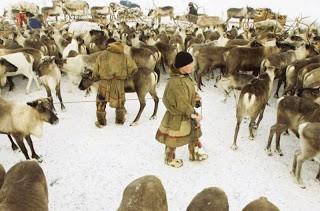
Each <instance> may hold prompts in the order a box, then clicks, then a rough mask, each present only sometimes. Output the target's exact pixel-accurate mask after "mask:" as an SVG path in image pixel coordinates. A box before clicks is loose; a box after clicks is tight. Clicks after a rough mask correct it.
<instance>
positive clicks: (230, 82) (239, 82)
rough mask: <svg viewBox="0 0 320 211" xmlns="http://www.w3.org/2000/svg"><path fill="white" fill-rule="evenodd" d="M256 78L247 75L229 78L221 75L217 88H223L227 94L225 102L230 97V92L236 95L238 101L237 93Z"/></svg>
mask: <svg viewBox="0 0 320 211" xmlns="http://www.w3.org/2000/svg"><path fill="white" fill-rule="evenodd" d="M254 78H255V77H254V76H253V75H251V74H246V73H236V74H232V75H227V76H223V75H220V76H219V77H217V83H216V86H217V87H220V88H222V89H223V91H224V94H225V95H224V96H225V98H224V100H223V102H224V103H226V102H227V97H229V96H230V92H232V91H233V93H234V97H235V99H237V98H236V93H235V91H236V90H237V91H241V90H242V89H243V88H244V87H245V86H246V85H247V84H249V83H250V81H252V80H253V79H254Z"/></svg>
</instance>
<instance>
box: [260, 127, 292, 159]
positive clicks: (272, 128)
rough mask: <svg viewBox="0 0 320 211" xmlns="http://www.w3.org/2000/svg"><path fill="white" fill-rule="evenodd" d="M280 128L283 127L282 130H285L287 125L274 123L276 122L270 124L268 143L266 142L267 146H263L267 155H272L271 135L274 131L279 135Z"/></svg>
mask: <svg viewBox="0 0 320 211" xmlns="http://www.w3.org/2000/svg"><path fill="white" fill-rule="evenodd" d="M281 128H284V130H286V128H287V127H286V126H285V125H282V124H278V123H276V124H274V125H272V126H271V128H270V132H269V138H268V144H267V146H266V148H265V151H266V152H267V154H268V155H269V156H271V155H272V151H271V144H272V138H273V135H274V133H277V134H279V135H281V133H280V132H279V130H280V129H281ZM279 139H280V136H279Z"/></svg>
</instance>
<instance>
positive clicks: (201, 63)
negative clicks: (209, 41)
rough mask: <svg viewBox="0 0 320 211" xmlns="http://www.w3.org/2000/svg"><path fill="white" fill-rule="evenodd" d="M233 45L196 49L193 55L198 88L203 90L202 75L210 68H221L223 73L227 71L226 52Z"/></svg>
mask: <svg viewBox="0 0 320 211" xmlns="http://www.w3.org/2000/svg"><path fill="white" fill-rule="evenodd" d="M230 49H231V47H220V46H212V45H209V46H206V47H202V48H200V49H199V50H198V51H196V52H195V53H194V54H193V56H194V58H195V63H196V68H195V72H194V74H195V79H196V82H197V85H198V88H199V89H200V90H201V84H202V76H203V75H204V74H206V73H208V72H209V71H210V70H213V69H215V68H220V69H221V72H222V73H225V67H226V62H225V58H224V53H225V52H227V51H229V50H230Z"/></svg>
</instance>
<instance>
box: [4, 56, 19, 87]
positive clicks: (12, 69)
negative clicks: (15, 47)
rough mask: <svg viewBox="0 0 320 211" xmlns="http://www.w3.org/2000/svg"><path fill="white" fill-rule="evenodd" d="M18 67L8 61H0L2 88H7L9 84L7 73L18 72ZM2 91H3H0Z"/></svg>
mask: <svg viewBox="0 0 320 211" xmlns="http://www.w3.org/2000/svg"><path fill="white" fill-rule="evenodd" d="M17 69H18V68H17V67H16V66H15V65H13V64H11V63H10V62H8V61H7V60H6V59H3V58H2V59H0V86H1V87H3V86H5V84H6V82H7V73H9V72H16V71H17ZM0 91H1V89H0Z"/></svg>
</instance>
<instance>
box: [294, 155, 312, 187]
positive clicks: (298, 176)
mask: <svg viewBox="0 0 320 211" xmlns="http://www.w3.org/2000/svg"><path fill="white" fill-rule="evenodd" d="M310 157H312V156H308V155H306V153H304V152H303V151H302V153H301V154H299V155H298V156H297V166H296V172H295V180H296V182H297V183H298V185H299V186H300V187H301V188H306V186H305V185H304V184H303V181H302V179H301V169H302V164H303V162H304V161H305V160H307V159H308V158H310Z"/></svg>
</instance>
